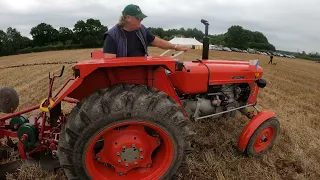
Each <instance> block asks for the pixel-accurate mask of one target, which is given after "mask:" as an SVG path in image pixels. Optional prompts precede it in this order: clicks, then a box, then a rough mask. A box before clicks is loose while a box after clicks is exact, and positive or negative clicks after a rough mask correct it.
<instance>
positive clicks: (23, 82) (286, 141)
mask: <svg viewBox="0 0 320 180" xmlns="http://www.w3.org/2000/svg"><path fill="white" fill-rule="evenodd" d="M92 50H93V49H85V50H70V51H56V52H42V53H32V54H25V55H18V56H8V57H0V87H5V86H10V87H13V88H15V89H16V90H17V92H18V93H19V95H20V106H19V108H18V110H19V109H22V108H25V107H29V106H33V105H36V104H37V103H39V102H40V101H41V100H42V99H43V98H45V97H46V96H47V93H48V82H49V79H48V73H49V71H51V72H55V73H59V72H60V70H61V65H39V66H22V67H16V68H9V69H1V68H2V67H7V66H14V65H21V64H32V63H41V62H57V61H80V60H84V59H89V58H90V52H91V51H92ZM162 52H164V50H161V49H157V48H150V55H160V54H161V53H162ZM209 52H210V56H209V57H210V59H228V60H251V59H259V63H260V66H262V68H263V69H264V78H265V79H266V80H267V87H266V88H265V89H261V90H260V94H259V96H258V103H259V106H258V107H259V108H260V109H262V110H267V109H270V110H273V111H274V112H275V113H276V114H277V117H278V119H279V121H280V124H281V131H280V136H279V138H278V140H277V141H276V144H275V146H274V148H273V149H272V150H271V151H269V152H267V153H266V154H264V155H263V156H261V157H259V158H252V157H250V158H248V157H245V156H243V155H242V154H241V153H239V152H238V150H237V141H238V136H239V134H240V133H241V130H242V128H243V127H244V125H245V123H246V122H247V121H248V120H247V118H246V117H244V116H241V115H238V116H237V117H236V118H235V119H232V120H224V119H217V120H210V119H206V120H201V121H199V122H197V123H195V127H196V131H197V135H196V138H195V151H194V152H193V153H192V154H191V155H190V156H189V157H188V167H189V172H188V173H187V174H184V175H183V179H286V180H287V179H320V148H319V147H320V131H319V128H320V118H319V117H320V111H319V109H320V83H319V82H320V64H318V63H315V62H312V61H306V60H300V59H287V58H280V57H275V58H274V62H276V63H277V65H270V64H268V61H269V57H268V56H263V55H257V54H246V53H235V52H218V51H211V50H210V51H209ZM168 54H171V53H168ZM178 58H179V59H180V60H194V59H197V58H201V51H199V50H191V51H190V52H187V53H184V54H181V55H180V56H178ZM71 67H72V65H66V69H65V73H64V75H63V77H62V78H60V79H58V80H57V81H56V84H55V86H54V87H55V88H58V87H59V86H61V85H62V84H63V83H64V82H65V81H66V80H67V79H68V77H70V76H71V75H72V71H71ZM1 116H3V114H0V117H1ZM29 170H31V172H30V171H29ZM28 171H29V172H28ZM18 176H19V174H18ZM13 178H14V176H13V175H9V176H8V179H13ZM15 178H18V179H19V177H17V175H15ZM31 178H33V179H37V178H39V179H50V178H52V179H64V177H63V176H61V174H60V175H54V174H46V172H45V171H43V172H38V171H37V170H33V167H29V168H28V167H25V169H22V171H20V179H31Z"/></svg>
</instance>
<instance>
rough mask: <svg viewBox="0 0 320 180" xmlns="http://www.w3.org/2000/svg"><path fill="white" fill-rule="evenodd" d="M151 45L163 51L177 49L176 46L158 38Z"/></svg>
mask: <svg viewBox="0 0 320 180" xmlns="http://www.w3.org/2000/svg"><path fill="white" fill-rule="evenodd" d="M151 44H152V45H153V46H156V47H158V48H161V49H175V47H176V45H174V44H172V43H170V42H168V41H166V40H163V39H160V38H158V37H155V38H154V40H153V41H152V43H151Z"/></svg>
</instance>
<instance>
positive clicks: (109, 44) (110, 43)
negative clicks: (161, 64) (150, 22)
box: [103, 4, 189, 58]
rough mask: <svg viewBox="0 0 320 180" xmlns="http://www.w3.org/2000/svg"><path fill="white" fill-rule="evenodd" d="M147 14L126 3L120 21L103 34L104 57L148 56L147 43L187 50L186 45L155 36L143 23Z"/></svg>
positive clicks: (162, 47) (163, 47)
mask: <svg viewBox="0 0 320 180" xmlns="http://www.w3.org/2000/svg"><path fill="white" fill-rule="evenodd" d="M146 17H147V16H146V15H145V14H144V13H142V11H141V9H140V7H139V6H137V5H134V4H129V5H127V6H126V7H125V8H124V9H123V11H122V16H121V17H120V21H119V23H118V24H117V25H115V26H114V27H112V28H111V29H110V30H108V31H107V32H105V34H104V46H103V53H104V57H105V58H115V57H137V56H148V45H150V44H152V45H153V46H155V47H159V48H161V49H173V50H176V51H187V50H189V47H188V46H184V45H174V44H172V43H170V42H168V41H166V40H163V39H160V38H158V37H155V36H154V35H153V34H152V33H151V32H150V31H149V29H147V28H146V27H145V26H144V25H143V24H141V22H142V20H143V19H144V18H146Z"/></svg>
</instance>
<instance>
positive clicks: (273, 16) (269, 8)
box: [0, 0, 320, 52]
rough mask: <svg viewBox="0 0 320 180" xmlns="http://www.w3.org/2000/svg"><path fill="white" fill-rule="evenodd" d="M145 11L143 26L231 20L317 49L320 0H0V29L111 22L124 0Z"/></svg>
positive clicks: (282, 43)
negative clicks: (86, 21) (43, 23)
mask: <svg viewBox="0 0 320 180" xmlns="http://www.w3.org/2000/svg"><path fill="white" fill-rule="evenodd" d="M130 3H133V4H137V5H139V6H140V8H141V9H142V11H143V12H144V13H145V14H146V15H148V17H147V18H146V19H145V20H144V21H143V24H144V25H145V26H147V27H150V26H151V27H162V28H165V29H169V28H180V27H185V28H198V29H200V30H202V31H203V32H204V25H203V24H201V22H200V20H201V19H206V20H208V21H209V23H210V26H209V33H210V34H219V33H224V32H226V31H227V29H228V28H229V27H230V26H231V25H241V26H243V27H244V28H245V29H249V30H252V31H260V32H262V33H263V34H264V35H265V36H266V37H267V38H268V40H269V42H270V43H271V44H273V45H274V46H276V48H277V49H282V50H290V51H297V50H299V51H302V50H305V51H306V52H312V51H313V52H315V51H318V52H320V43H319V42H320V23H319V22H320V11H319V9H320V0H304V1H303V0H136V1H133V0H0V29H2V30H6V29H7V28H8V27H13V28H17V30H18V31H20V32H21V34H22V35H24V36H28V37H30V34H29V32H30V30H31V28H32V27H34V26H36V25H37V24H39V23H41V22H45V23H48V24H51V25H52V26H54V27H55V28H56V29H58V28H59V27H62V26H64V27H69V28H73V26H74V24H75V23H76V21H77V20H86V19H87V18H96V19H99V20H100V21H101V23H102V24H104V25H106V26H108V28H111V27H112V26H114V25H115V24H116V23H117V21H118V19H119V17H120V14H121V11H122V9H123V8H124V7H125V6H126V5H127V4H130Z"/></svg>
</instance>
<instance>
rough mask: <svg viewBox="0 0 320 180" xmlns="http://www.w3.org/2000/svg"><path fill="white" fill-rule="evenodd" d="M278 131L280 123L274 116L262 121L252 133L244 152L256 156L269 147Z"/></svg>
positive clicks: (271, 145)
mask: <svg viewBox="0 0 320 180" xmlns="http://www.w3.org/2000/svg"><path fill="white" fill-rule="evenodd" d="M279 132H280V123H279V121H278V119H277V118H276V117H272V118H269V119H268V120H266V121H264V122H263V123H262V124H261V125H260V126H259V127H258V128H257V129H256V130H255V131H254V133H253V134H252V136H251V137H250V139H249V142H248V144H247V147H246V150H245V154H246V155H247V156H258V155H261V154H263V153H264V152H266V151H268V150H269V149H271V148H272V147H273V145H274V143H275V140H276V139H277V137H278V135H279Z"/></svg>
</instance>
